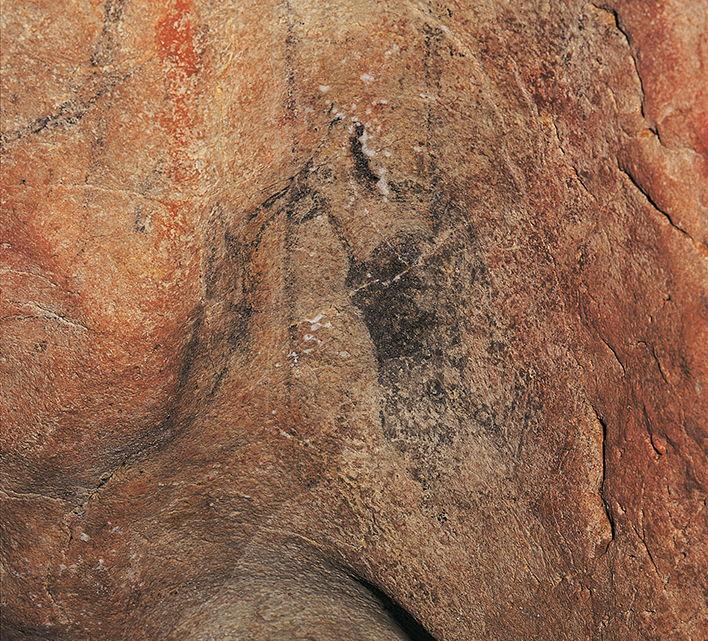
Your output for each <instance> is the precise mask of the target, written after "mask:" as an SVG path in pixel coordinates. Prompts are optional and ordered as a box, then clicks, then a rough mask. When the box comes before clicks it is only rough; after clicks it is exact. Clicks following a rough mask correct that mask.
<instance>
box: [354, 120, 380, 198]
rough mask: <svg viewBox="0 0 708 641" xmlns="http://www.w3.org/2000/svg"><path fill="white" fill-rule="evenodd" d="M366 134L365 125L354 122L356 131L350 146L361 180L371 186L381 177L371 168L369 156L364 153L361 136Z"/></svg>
mask: <svg viewBox="0 0 708 641" xmlns="http://www.w3.org/2000/svg"><path fill="white" fill-rule="evenodd" d="M363 135H364V125H362V124H361V123H360V122H357V123H355V124H354V133H353V134H352V137H351V139H350V148H351V152H352V157H353V158H354V168H355V170H356V176H357V178H358V179H359V182H361V183H363V184H364V185H367V186H368V187H371V186H372V185H373V184H375V183H377V182H378V180H379V177H378V176H377V175H376V174H375V173H374V172H373V171H372V170H371V166H370V165H369V158H368V156H367V155H366V154H365V153H364V149H363V145H362V142H361V137H362V136H363Z"/></svg>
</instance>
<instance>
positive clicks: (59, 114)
mask: <svg viewBox="0 0 708 641" xmlns="http://www.w3.org/2000/svg"><path fill="white" fill-rule="evenodd" d="M125 78H126V76H123V77H114V78H111V79H109V80H108V81H106V82H105V83H103V85H101V87H100V88H99V89H98V90H97V91H96V92H95V93H94V94H93V95H92V96H90V97H89V98H88V99H86V100H83V101H78V102H77V101H74V100H68V101H67V102H64V103H62V104H61V105H59V109H57V111H56V112H55V113H53V114H49V115H48V116H42V117H41V118H37V119H35V120H33V121H32V122H30V123H29V124H27V125H25V126H24V127H20V128H19V129H16V130H15V131H10V132H8V133H6V134H2V135H0V149H2V148H4V147H5V146H6V145H8V144H9V143H12V142H15V141H16V140H19V139H20V138H22V137H24V136H27V135H32V134H38V133H40V132H41V131H44V130H45V129H47V130H50V129H58V128H61V127H72V126H74V125H77V124H78V123H79V122H81V120H82V118H83V117H84V116H85V115H86V114H87V113H88V112H89V110H90V109H91V108H92V107H93V106H94V105H95V104H96V103H97V102H98V101H99V100H100V99H101V98H102V97H103V96H105V95H106V94H108V93H110V91H111V90H112V89H114V88H115V86H116V85H117V84H118V83H119V82H122V81H123V80H125Z"/></svg>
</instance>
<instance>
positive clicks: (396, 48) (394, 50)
mask: <svg viewBox="0 0 708 641" xmlns="http://www.w3.org/2000/svg"><path fill="white" fill-rule="evenodd" d="M400 50H401V48H400V47H399V46H398V45H397V44H396V43H395V42H394V43H393V44H392V45H391V46H390V47H389V48H388V49H387V50H386V52H385V53H384V56H390V55H391V54H394V53H398V52H399V51H400Z"/></svg>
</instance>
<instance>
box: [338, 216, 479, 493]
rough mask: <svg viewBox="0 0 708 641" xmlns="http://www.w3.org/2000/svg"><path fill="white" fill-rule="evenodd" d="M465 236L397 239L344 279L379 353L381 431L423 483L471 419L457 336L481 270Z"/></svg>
mask: <svg viewBox="0 0 708 641" xmlns="http://www.w3.org/2000/svg"><path fill="white" fill-rule="evenodd" d="M458 228H461V229H464V226H458ZM470 239H471V236H470V234H467V233H460V234H451V235H449V236H447V238H446V241H444V242H442V243H441V244H439V245H437V246H435V245H434V244H433V243H432V242H430V241H428V240H423V239H420V238H415V237H412V236H408V235H407V236H402V237H400V238H398V239H394V241H393V242H392V243H391V244H384V245H382V246H380V247H379V248H378V249H377V250H376V251H375V252H374V253H373V254H372V256H371V258H370V259H369V260H367V261H366V262H363V263H362V262H356V261H352V262H351V263H350V271H349V274H348V277H347V284H348V286H349V287H351V289H352V294H351V297H352V301H353V303H354V304H355V305H356V307H357V308H358V309H359V311H360V312H361V315H362V317H363V320H364V322H365V324H366V326H367V328H368V330H369V334H370V336H371V341H372V343H373V346H374V349H375V352H376V358H377V361H378V376H379V382H380V384H381V388H382V391H383V405H382V408H381V419H382V428H383V432H384V436H385V437H386V438H388V439H390V440H391V441H393V442H394V443H395V444H396V446H397V447H398V448H399V449H400V450H401V451H404V452H407V453H409V454H410V455H411V456H412V457H413V458H414V460H415V461H416V463H417V469H418V472H419V477H420V478H419V480H420V482H421V484H423V485H426V484H427V485H429V481H430V479H432V478H435V475H436V469H435V463H436V458H437V456H436V455H437V454H438V452H439V451H440V450H441V448H445V447H447V446H449V445H450V444H452V443H453V442H454V440H455V438H456V437H457V435H458V434H460V433H461V432H462V431H463V430H466V429H467V424H468V423H470V422H471V421H473V420H474V419H473V411H474V408H475V403H474V399H473V398H472V397H471V392H470V385H469V382H468V380H467V378H466V377H467V373H466V367H467V355H466V351H465V348H464V345H463V344H462V338H461V336H462V334H461V332H462V331H463V328H464V327H465V326H466V322H467V321H466V318H467V316H468V311H469V309H470V305H471V300H472V299H471V297H470V292H471V291H472V288H473V287H475V286H477V284H476V283H475V275H476V272H477V271H479V260H478V259H477V258H475V255H474V250H473V244H472V243H471V240H470ZM414 467H415V466H414Z"/></svg>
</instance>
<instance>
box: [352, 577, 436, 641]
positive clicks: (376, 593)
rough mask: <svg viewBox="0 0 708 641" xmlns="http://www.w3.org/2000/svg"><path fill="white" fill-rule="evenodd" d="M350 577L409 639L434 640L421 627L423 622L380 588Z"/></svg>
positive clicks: (414, 640) (413, 640)
mask: <svg viewBox="0 0 708 641" xmlns="http://www.w3.org/2000/svg"><path fill="white" fill-rule="evenodd" d="M352 578H353V579H354V581H356V582H357V583H358V584H359V585H361V586H362V587H363V588H364V589H365V590H366V591H367V592H369V594H371V595H372V596H373V597H374V598H375V599H376V600H377V601H378V602H379V603H380V604H381V606H382V607H383V609H384V610H385V611H386V612H387V613H388V614H389V616H390V617H391V618H392V619H393V620H394V621H395V622H396V624H397V625H398V627H399V628H400V629H401V630H402V631H403V632H404V633H405V634H406V636H407V638H408V639H409V640H410V641H436V640H435V637H434V636H433V635H432V634H430V632H428V631H427V630H426V629H425V627H423V624H422V623H420V621H418V619H416V618H415V617H414V616H413V615H412V614H411V613H410V612H408V610H406V609H405V608H404V607H403V606H402V605H400V604H399V603H396V601H394V600H393V599H392V598H391V597H390V596H388V594H386V593H385V592H384V591H383V590H382V589H381V588H379V587H377V586H376V585H374V584H373V583H371V582H369V581H367V580H366V579H363V578H361V577H360V576H354V577H352Z"/></svg>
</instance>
